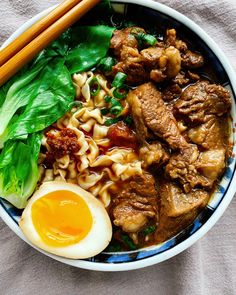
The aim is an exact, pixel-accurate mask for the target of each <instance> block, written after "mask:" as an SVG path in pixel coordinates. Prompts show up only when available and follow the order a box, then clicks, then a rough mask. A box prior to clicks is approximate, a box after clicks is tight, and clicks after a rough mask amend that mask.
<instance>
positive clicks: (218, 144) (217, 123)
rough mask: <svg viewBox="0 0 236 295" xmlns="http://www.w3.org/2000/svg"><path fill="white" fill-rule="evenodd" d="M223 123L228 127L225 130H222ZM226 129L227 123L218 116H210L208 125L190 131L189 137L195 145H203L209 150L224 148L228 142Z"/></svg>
mask: <svg viewBox="0 0 236 295" xmlns="http://www.w3.org/2000/svg"><path fill="white" fill-rule="evenodd" d="M222 121H223V122H222ZM222 123H223V125H226V126H225V128H222ZM226 128H227V122H224V120H220V119H219V118H217V117H216V116H210V117H209V119H208V121H206V123H203V124H201V125H199V126H197V127H194V128H191V129H189V131H188V137H189V138H190V140H191V141H192V142H193V143H196V144H198V145H201V146H202V147H204V148H205V149H208V150H209V149H215V148H222V147H224V143H225V141H226V138H225V130H226Z"/></svg>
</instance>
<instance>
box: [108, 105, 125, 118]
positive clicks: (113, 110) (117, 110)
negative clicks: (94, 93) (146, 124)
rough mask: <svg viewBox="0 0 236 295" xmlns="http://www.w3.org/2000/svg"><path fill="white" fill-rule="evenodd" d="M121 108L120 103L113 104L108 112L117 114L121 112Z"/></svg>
mask: <svg viewBox="0 0 236 295" xmlns="http://www.w3.org/2000/svg"><path fill="white" fill-rule="evenodd" d="M122 110H123V108H122V105H121V104H120V105H114V106H113V107H111V109H110V113H111V114H112V115H115V116H118V115H119V114H120V113H121V112H122Z"/></svg>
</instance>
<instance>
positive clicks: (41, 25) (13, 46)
mask: <svg viewBox="0 0 236 295" xmlns="http://www.w3.org/2000/svg"><path fill="white" fill-rule="evenodd" d="M79 2H81V0H65V1H63V3H61V4H60V5H58V6H57V7H56V8H55V9H53V10H52V11H51V12H50V13H49V14H48V15H46V16H45V17H43V18H42V19H40V20H39V21H38V22H37V23H35V24H34V25H33V26H32V27H30V28H29V29H28V30H27V31H25V32H24V33H23V34H22V35H20V36H19V37H17V38H16V39H15V40H14V41H13V42H11V43H10V44H9V45H8V46H6V47H5V48H3V49H2V50H1V51H0V66H2V65H3V64H4V63H5V62H7V61H8V60H9V59H10V58H11V57H13V56H14V55H15V54H16V53H17V52H18V51H20V50H21V49H22V48H23V47H24V46H26V45H27V44H28V43H29V42H31V41H32V40H33V39H34V38H36V37H37V36H38V35H39V34H40V33H42V32H43V31H44V30H46V29H47V28H48V27H49V26H51V25H52V24H53V23H54V22H55V21H57V20H58V19H59V18H60V17H62V16H63V15H64V14H65V13H66V12H68V11H69V10H70V9H71V8H73V7H74V6H75V5H76V4H78V3H79Z"/></svg>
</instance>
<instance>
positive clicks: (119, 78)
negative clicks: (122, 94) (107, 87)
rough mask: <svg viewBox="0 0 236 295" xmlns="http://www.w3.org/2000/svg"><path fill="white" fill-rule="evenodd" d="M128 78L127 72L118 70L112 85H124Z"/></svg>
mask: <svg viewBox="0 0 236 295" xmlns="http://www.w3.org/2000/svg"><path fill="white" fill-rule="evenodd" d="M126 78H127V75H126V74H124V73H122V72H118V73H117V74H116V75H115V78H114V80H113V82H112V83H111V85H112V86H113V87H121V86H123V85H124V83H125V80H126Z"/></svg>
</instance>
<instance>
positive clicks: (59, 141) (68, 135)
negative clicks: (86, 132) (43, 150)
mask: <svg viewBox="0 0 236 295" xmlns="http://www.w3.org/2000/svg"><path fill="white" fill-rule="evenodd" d="M46 138H47V144H48V145H49V147H50V153H51V155H53V157H54V158H61V157H63V156H65V155H68V154H73V153H76V152H77V151H78V150H79V149H80V145H79V144H78V139H77V135H76V134H75V132H74V131H73V130H72V129H70V128H64V129H62V130H50V131H48V132H47V133H46Z"/></svg>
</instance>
